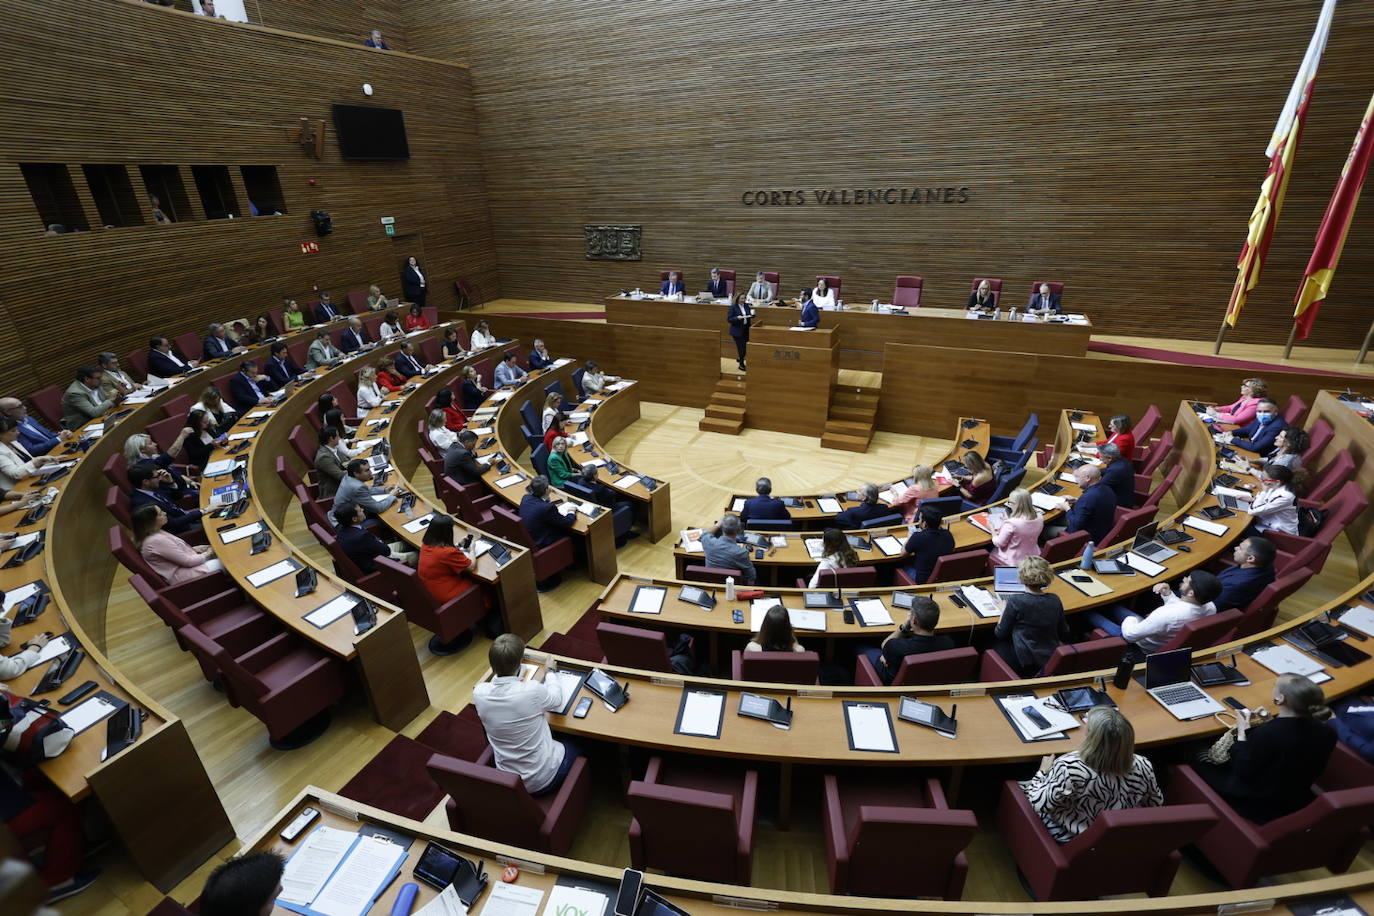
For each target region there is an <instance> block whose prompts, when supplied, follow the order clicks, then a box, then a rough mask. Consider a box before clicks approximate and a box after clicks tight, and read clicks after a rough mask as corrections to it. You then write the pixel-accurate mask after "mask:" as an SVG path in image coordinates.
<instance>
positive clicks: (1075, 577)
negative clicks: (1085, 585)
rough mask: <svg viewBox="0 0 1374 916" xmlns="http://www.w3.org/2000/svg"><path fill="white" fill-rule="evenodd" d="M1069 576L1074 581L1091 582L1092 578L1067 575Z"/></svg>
mask: <svg viewBox="0 0 1374 916" xmlns="http://www.w3.org/2000/svg"><path fill="white" fill-rule="evenodd" d="M1069 578H1070V579H1072V580H1073V581H1075V582H1091V581H1092V580H1093V577H1092V576H1069Z"/></svg>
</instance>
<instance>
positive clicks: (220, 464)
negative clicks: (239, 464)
mask: <svg viewBox="0 0 1374 916" xmlns="http://www.w3.org/2000/svg"><path fill="white" fill-rule="evenodd" d="M233 468H234V459H233V458H223V459H221V460H219V461H212V462H210V463H209V464H207V465H206V466H205V468H204V469H203V470H202V471H201V473H202V474H203V475H205V476H206V477H215V476H216V475H219V474H223V473H225V472H227V471H231V470H233Z"/></svg>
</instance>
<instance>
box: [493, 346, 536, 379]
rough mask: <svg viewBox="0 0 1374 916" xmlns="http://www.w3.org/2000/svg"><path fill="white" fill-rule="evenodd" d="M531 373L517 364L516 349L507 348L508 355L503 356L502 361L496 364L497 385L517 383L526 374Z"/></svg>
mask: <svg viewBox="0 0 1374 916" xmlns="http://www.w3.org/2000/svg"><path fill="white" fill-rule="evenodd" d="M527 375H529V373H528V372H526V371H525V370H524V369H521V368H520V367H519V366H517V365H516V364H515V351H514V350H507V351H506V355H505V356H503V357H502V358H501V362H499V363H497V365H496V374H495V379H496V385H497V387H498V388H499V387H502V386H505V385H515V384H517V383H519V381H520V380H521V379H522V378H524V377H525V376H527Z"/></svg>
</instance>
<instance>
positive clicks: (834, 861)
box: [821, 772, 978, 900]
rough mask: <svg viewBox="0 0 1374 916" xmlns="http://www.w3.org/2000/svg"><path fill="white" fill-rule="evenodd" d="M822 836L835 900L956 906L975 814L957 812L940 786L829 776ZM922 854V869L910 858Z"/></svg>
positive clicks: (883, 776) (884, 777)
mask: <svg viewBox="0 0 1374 916" xmlns="http://www.w3.org/2000/svg"><path fill="white" fill-rule="evenodd" d="M822 804H823V807H822V808H821V829H822V831H823V832H824V833H825V855H826V859H827V864H828V866H829V872H830V892H831V893H832V894H845V895H864V896H870V897H939V898H941V899H943V900H958V899H959V898H961V897H962V896H963V894H964V880H965V879H966V878H967V877H968V857H967V856H966V855H965V854H964V848H965V847H967V846H968V844H969V843H970V842H971V841H972V840H973V836H974V834H975V833H976V832H977V831H978V820H977V818H975V817H974V815H973V812H972V811H957V810H951V809H950V807H949V803H948V802H947V801H945V790H944V788H943V787H942V786H941V785H940V780H938V779H926V780H919V779H913V778H911V776H910V775H908V774H905V773H903V774H892V773H887V772H881V773H874V772H864V773H863V774H862V775H851V774H840V775H836V774H834V773H827V774H825V799H824V801H823V802H822ZM916 849H919V850H920V867H919V868H913V867H912V858H911V857H912V851H913V850H916Z"/></svg>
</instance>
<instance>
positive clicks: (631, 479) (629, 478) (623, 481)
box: [615, 474, 641, 490]
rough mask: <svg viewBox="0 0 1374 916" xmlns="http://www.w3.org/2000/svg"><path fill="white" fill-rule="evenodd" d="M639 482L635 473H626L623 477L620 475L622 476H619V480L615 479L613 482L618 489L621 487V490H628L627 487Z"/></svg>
mask: <svg viewBox="0 0 1374 916" xmlns="http://www.w3.org/2000/svg"><path fill="white" fill-rule="evenodd" d="M640 482H641V481H640V479H639V477H637V476H636V475H634V474H626V475H625V476H624V477H622V478H620V479H619V480H617V481H616V482H615V485H616V486H617V487H619V488H620V489H622V490H628V489H630V488H631V487H633V486H634V485H635V484H637V483H640Z"/></svg>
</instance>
